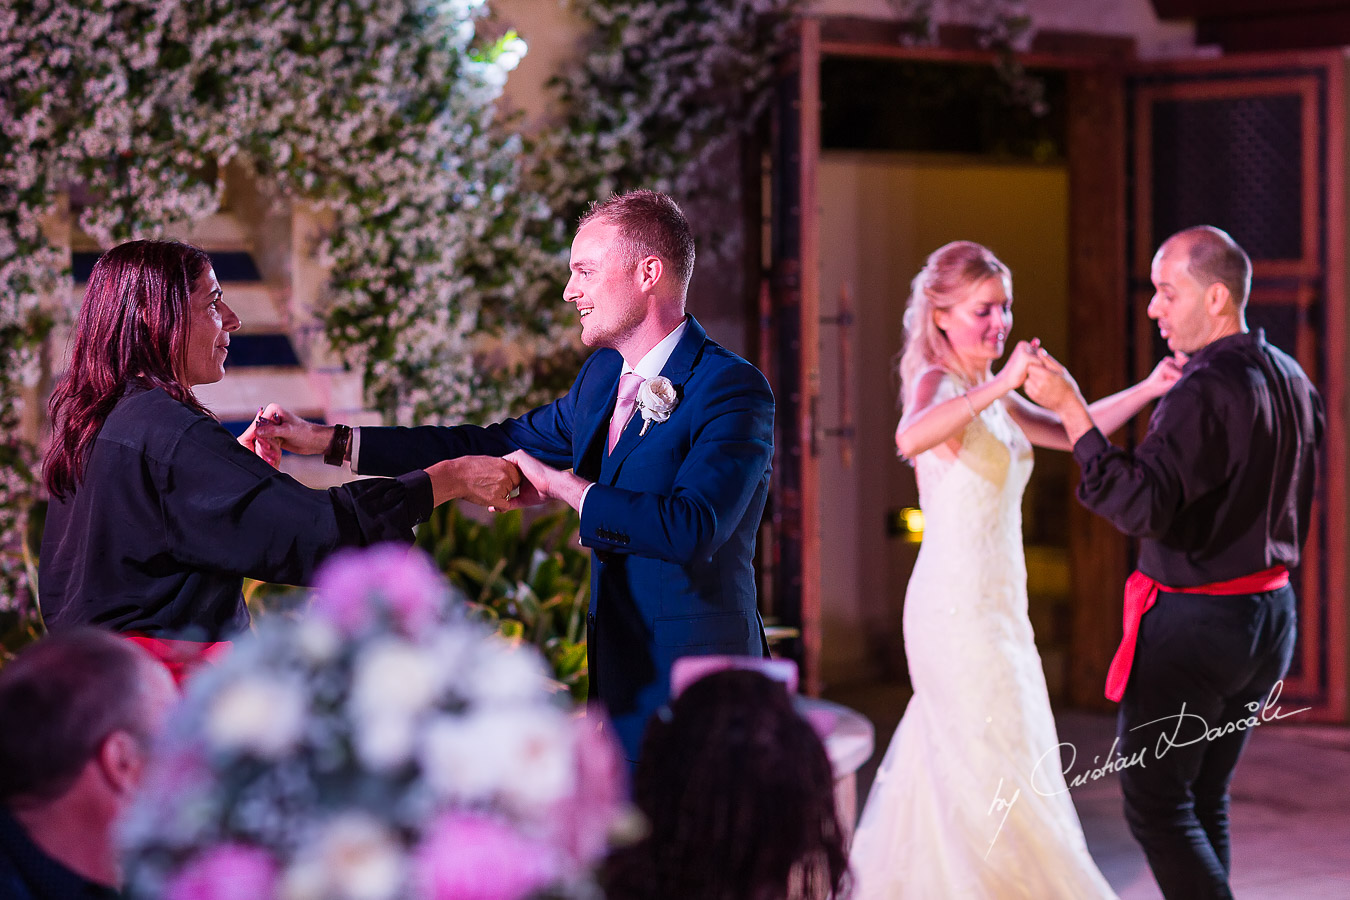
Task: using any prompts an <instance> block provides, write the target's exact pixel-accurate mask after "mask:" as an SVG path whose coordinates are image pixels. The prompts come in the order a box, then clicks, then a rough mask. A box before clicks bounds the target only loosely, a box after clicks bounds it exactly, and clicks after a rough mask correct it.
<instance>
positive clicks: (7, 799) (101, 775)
mask: <svg viewBox="0 0 1350 900" xmlns="http://www.w3.org/2000/svg"><path fill="white" fill-rule="evenodd" d="M177 697H178V694H177V690H176V689H175V688H174V685H173V681H172V679H171V678H170V677H169V673H168V671H167V670H166V669H165V668H164V667H163V666H162V665H160V664H159V663H158V662H156V661H155V660H154V659H153V658H152V657H151V656H149V654H147V653H145V652H144V651H143V650H141V649H139V648H138V647H136V646H135V645H134V644H132V643H131V642H129V641H126V640H124V639H121V638H118V637H115V636H113V635H112V634H109V633H107V632H104V631H100V630H97V629H93V628H87V629H76V630H74V631H70V632H67V633H65V634H60V635H54V636H50V637H46V638H43V639H42V640H40V641H38V642H37V643H36V644H33V645H31V646H29V647H27V648H26V649H24V650H23V651H22V652H21V653H20V654H19V655H18V656H17V657H16V658H15V659H14V660H13V661H11V662H10V663H8V664H7V665H6V666H5V667H4V668H3V669H0V722H3V723H4V727H3V728H0V807H4V808H5V809H7V810H8V811H9V813H10V814H11V815H13V816H14V817H15V819H16V820H18V822H19V823H20V824H21V825H22V826H23V827H24V828H25V830H26V831H27V832H28V834H29V837H30V838H31V839H32V840H33V842H34V843H36V844H37V845H38V846H39V847H41V849H42V850H43V851H44V852H45V853H47V854H48V855H49V856H51V857H53V858H54V859H56V860H57V861H58V862H61V863H62V864H63V865H65V866H66V867H67V868H69V869H71V870H73V871H75V872H77V873H78V874H80V875H81V876H83V877H85V878H88V879H89V880H91V881H96V882H99V883H101V884H109V885H111V884H115V883H116V880H117V867H116V859H115V853H114V852H113V839H112V828H113V824H114V822H115V821H116V819H117V817H118V816H119V815H120V814H121V812H122V811H123V810H124V809H125V808H126V807H127V806H128V805H129V803H130V801H131V798H132V796H133V795H134V793H135V790H136V788H137V786H138V785H139V784H140V781H141V777H142V774H143V771H144V768H145V765H146V762H147V760H148V757H149V752H150V746H151V744H152V743H153V741H154V738H155V736H156V735H157V734H158V733H159V731H160V730H161V728H162V727H163V724H164V720H165V717H166V715H167V714H168V711H169V709H170V707H171V706H172V705H173V704H174V702H175V701H176V699H177Z"/></svg>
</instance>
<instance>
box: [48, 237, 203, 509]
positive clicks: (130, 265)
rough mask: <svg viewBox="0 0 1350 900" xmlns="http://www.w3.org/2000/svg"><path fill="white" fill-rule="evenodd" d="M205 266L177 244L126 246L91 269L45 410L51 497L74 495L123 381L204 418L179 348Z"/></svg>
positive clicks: (196, 251)
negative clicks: (158, 391)
mask: <svg viewBox="0 0 1350 900" xmlns="http://www.w3.org/2000/svg"><path fill="white" fill-rule="evenodd" d="M210 266H211V259H210V257H208V256H207V255H206V252H205V251H203V250H202V249H200V248H198V247H194V246H192V245H191V244H184V243H180V242H178V241H130V242H129V243H126V244H119V245H118V246H116V247H113V248H112V249H111V250H109V251H108V252H107V253H104V254H103V255H102V256H100V257H99V259H98V262H96V263H94V269H93V271H92V272H90V274H89V285H88V287H86V288H85V291H84V304H83V305H82V306H81V307H80V313H79V316H78V317H77V318H76V320H75V335H74V337H73V338H72V341H71V349H70V368H69V369H67V370H66V375H65V378H63V379H62V380H61V383H60V384H58V385H57V387H56V390H55V391H53V392H52V399H51V402H50V404H49V405H48V410H49V412H50V415H51V422H52V443H51V447H50V449H48V451H47V459H46V464H45V466H44V477H45V479H46V482H47V490H48V491H50V492H51V493H52V495H53V496H55V497H65V496H66V495H68V494H70V493H72V492H74V490H75V487H76V485H78V484H79V482H80V480H81V478H82V477H83V476H84V465H85V461H86V460H87V459H88V456H89V450H90V448H91V447H92V446H93V443H94V438H95V437H97V435H98V432H99V429H100V428H102V427H103V422H104V421H105V420H106V419H107V418H108V414H109V413H110V412H112V409H113V407H114V406H116V405H117V401H118V400H120V399H121V398H122V394H123V393H124V392H125V391H126V388H127V384H128V383H129V382H132V381H136V382H140V383H142V384H145V385H147V386H149V387H158V388H163V389H164V391H165V393H167V394H168V395H169V396H170V397H173V398H174V399H175V400H177V401H179V402H180V403H184V404H186V405H188V406H190V407H192V408H193V409H196V410H200V411H201V412H203V413H206V409H205V407H203V406H202V405H201V403H200V402H198V400H197V398H196V397H195V396H194V395H193V393H192V387H191V385H189V384H188V379H187V341H188V325H189V322H190V316H189V315H188V313H189V300H190V298H191V297H192V287H193V285H194V284H196V282H197V280H198V279H199V278H201V277H202V273H204V272H205V271H206V270H207V269H208V268H210ZM207 414H208V415H209V413H207Z"/></svg>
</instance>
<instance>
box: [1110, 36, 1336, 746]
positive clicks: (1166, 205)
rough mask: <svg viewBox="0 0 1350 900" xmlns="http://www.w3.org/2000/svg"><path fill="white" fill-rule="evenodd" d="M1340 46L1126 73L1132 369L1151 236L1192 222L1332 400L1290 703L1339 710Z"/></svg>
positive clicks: (1150, 334) (1256, 314)
mask: <svg viewBox="0 0 1350 900" xmlns="http://www.w3.org/2000/svg"><path fill="white" fill-rule="evenodd" d="M1344 66H1345V63H1344V60H1343V59H1342V57H1341V55H1340V54H1339V53H1301V54H1269V55H1260V56H1256V55H1252V56H1244V55H1237V56H1232V57H1228V58H1225V59H1217V60H1201V61H1192V62H1186V63H1172V64H1167V65H1157V64H1153V65H1147V66H1143V67H1141V68H1139V69H1137V70H1135V71H1134V72H1133V73H1132V74H1131V76H1130V77H1129V78H1128V80H1127V87H1126V102H1127V109H1128V113H1129V115H1130V118H1131V125H1130V138H1129V143H1128V147H1129V154H1128V183H1129V184H1130V185H1132V191H1131V196H1130V198H1129V201H1128V207H1127V208H1128V210H1129V215H1130V219H1131V221H1130V224H1129V227H1128V228H1127V229H1126V233H1127V235H1128V236H1129V246H1128V248H1127V259H1128V260H1129V262H1128V269H1129V295H1130V298H1131V303H1130V310H1131V313H1132V315H1133V319H1134V322H1133V327H1132V329H1131V330H1132V333H1133V336H1134V350H1133V354H1132V355H1133V357H1134V364H1135V376H1136V377H1142V375H1143V374H1145V373H1146V372H1147V371H1148V370H1149V369H1150V368H1151V367H1152V365H1153V363H1154V362H1155V361H1156V360H1157V359H1159V358H1161V356H1163V355H1164V354H1165V353H1166V349H1165V347H1163V346H1162V345H1161V344H1160V343H1159V341H1158V338H1157V329H1156V328H1155V327H1154V326H1153V323H1152V322H1151V321H1149V320H1148V318H1147V317H1146V316H1145V315H1144V308H1145V306H1146V305H1147V303H1148V300H1149V297H1150V296H1151V294H1152V287H1151V285H1150V282H1149V267H1150V263H1151V260H1152V256H1153V253H1154V251H1155V250H1156V248H1157V246H1158V244H1159V243H1160V242H1161V241H1162V240H1164V239H1166V238H1167V237H1168V236H1169V235H1171V234H1173V233H1175V232H1176V231H1178V230H1180V229H1182V228H1185V227H1188V226H1191V225H1198V224H1209V225H1215V226H1218V227H1219V228H1222V229H1224V230H1225V231H1227V232H1229V233H1230V234H1231V235H1232V236H1233V238H1234V239H1235V240H1236V241H1237V242H1238V243H1239V244H1241V245H1242V247H1243V248H1244V249H1245V250H1246V251H1247V253H1248V254H1249V255H1250V256H1251V258H1252V270H1253V272H1252V275H1253V278H1252V294H1251V299H1250V300H1249V302H1248V307H1247V322H1248V325H1249V326H1250V327H1252V328H1253V329H1255V328H1258V327H1259V328H1264V329H1265V330H1266V336H1267V339H1268V340H1269V341H1270V342H1271V343H1273V344H1274V345H1276V346H1278V347H1280V348H1281V349H1282V350H1284V351H1285V352H1287V353H1289V354H1291V355H1292V356H1294V357H1295V358H1296V359H1298V361H1299V363H1300V364H1301V365H1302V366H1303V368H1304V369H1305V370H1306V371H1307V373H1308V375H1309V376H1310V377H1311V378H1312V379H1313V381H1314V382H1315V383H1316V384H1317V387H1318V390H1319V391H1320V392H1321V394H1322V397H1323V399H1324V401H1325V402H1326V407H1327V437H1326V443H1325V445H1324V447H1323V452H1322V459H1321V463H1322V465H1321V467H1320V472H1319V478H1320V484H1319V487H1318V494H1317V502H1316V505H1315V507H1314V513H1313V523H1312V532H1311V534H1310V536H1309V539H1308V546H1307V547H1306V548H1305V551H1304V557H1303V564H1302V565H1301V566H1300V567H1299V569H1298V571H1296V572H1295V573H1294V585H1295V590H1296V591H1297V594H1298V598H1299V623H1298V628H1299V640H1298V646H1297V649H1296V651H1295V657H1294V662H1293V665H1292V667H1291V669H1290V672H1289V675H1288V677H1287V678H1286V679H1285V683H1284V694H1283V696H1284V698H1285V699H1286V700H1287V701H1288V702H1287V703H1286V708H1288V707H1289V706H1290V705H1297V706H1312V707H1313V710H1314V712H1313V713H1312V714H1311V716H1316V717H1318V718H1322V719H1327V720H1343V719H1344V718H1345V717H1346V714H1347V712H1348V710H1347V697H1346V606H1347V598H1346V581H1345V578H1346V573H1345V562H1346V550H1347V545H1346V539H1345V533H1346V532H1345V522H1346V502H1345V474H1346V473H1345V466H1346V459H1345V433H1344V428H1345V422H1344V414H1343V410H1344V405H1345V378H1346V358H1345V323H1346V296H1345V197H1344V189H1345V185H1344V178H1343V172H1344V167H1345V163H1346V159H1345V147H1344V102H1345V100H1344V93H1343V90H1344V89H1343V79H1344Z"/></svg>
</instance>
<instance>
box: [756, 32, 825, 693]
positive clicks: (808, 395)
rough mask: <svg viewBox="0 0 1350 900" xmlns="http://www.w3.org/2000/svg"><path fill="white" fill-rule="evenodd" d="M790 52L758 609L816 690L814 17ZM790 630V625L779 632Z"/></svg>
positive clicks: (774, 178) (776, 121)
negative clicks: (769, 572) (770, 469)
mask: <svg viewBox="0 0 1350 900" xmlns="http://www.w3.org/2000/svg"><path fill="white" fill-rule="evenodd" d="M796 27H797V28H798V29H799V40H798V42H797V52H796V53H795V54H794V55H793V57H792V58H791V59H790V60H788V62H787V63H786V65H785V66H784V70H783V72H782V73H781V76H780V79H779V83H778V87H777V96H776V106H775V109H774V115H773V131H774V134H773V143H774V153H773V160H774V162H773V166H772V168H771V182H772V183H771V186H770V189H771V194H772V199H771V208H772V215H771V218H770V232H771V233H770V242H769V248H770V249H769V253H770V259H769V263H770V267H769V285H768V294H769V297H768V302H767V303H766V304H765V305H766V307H767V308H766V313H767V316H766V318H767V320H768V335H767V345H768V353H767V357H768V359H767V361H768V363H769V368H768V374H769V378H770V382H771V383H772V384H773V388H774V393H775V399H776V401H777V408H776V414H775V423H774V425H775V428H774V430H775V435H774V438H775V447H776V451H775V454H774V473H773V500H772V516H771V520H772V523H773V524H772V533H773V542H772V543H773V559H772V569H773V573H774V574H773V578H772V579H771V586H770V596H769V597H768V598H767V602H766V603H765V606H766V607H767V609H768V611H769V613H770V614H771V616H772V618H773V619H774V620H775V621H777V622H778V623H780V624H781V625H782V626H785V628H786V629H795V632H796V637H795V638H790V639H788V640H784V641H783V642H782V643H781V644H779V645H778V647H777V648H776V650H781V651H783V654H784V655H786V656H791V657H794V658H795V659H796V660H797V663H798V665H799V666H800V667H801V684H802V688H803V690H804V691H805V692H806V693H808V694H810V695H813V696H815V695H818V694H819V693H820V686H821V685H820V566H821V561H820V522H819V509H820V503H819V495H818V491H819V476H818V467H817V463H816V454H817V448H818V444H817V434H816V431H817V424H816V421H815V418H816V416H815V414H816V409H817V406H818V403H819V393H820V392H819V381H820V374H819V364H820V362H819V357H820V334H819V331H820V289H819V284H818V281H819V278H820V258H819V253H820V249H819V235H818V230H819V229H818V222H819V218H818V216H817V215H816V204H817V198H816V163H817V159H818V158H819V155H820V23H819V22H818V21H816V20H814V19H804V20H801V21H799V22H798V23H797V25H796ZM787 633H788V634H791V633H792V632H791V631H788V632H787Z"/></svg>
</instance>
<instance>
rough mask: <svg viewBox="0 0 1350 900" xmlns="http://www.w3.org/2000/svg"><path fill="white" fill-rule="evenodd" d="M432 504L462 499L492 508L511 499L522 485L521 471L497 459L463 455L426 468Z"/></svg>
mask: <svg viewBox="0 0 1350 900" xmlns="http://www.w3.org/2000/svg"><path fill="white" fill-rule="evenodd" d="M426 471H427V474H428V475H430V476H431V492H432V497H433V502H434V503H435V505H437V506H440V505H441V504H442V503H444V502H445V501H447V500H457V499H463V500H468V501H469V502H470V503H477V504H478V505H479V506H487V507H491V506H493V505H495V504H501V503H502V502H504V501H505V500H506V499H507V498H508V497H511V496H512V495H513V494H514V493H515V492H516V489H517V488H518V487H519V486H520V470H519V469H517V468H516V467H515V466H514V465H513V464H512V463H510V462H508V461H507V460H505V459H499V458H497V457H495V456H461V457H460V458H459V459H443V460H441V461H440V462H438V463H433V464H432V465H430V466H428V467H427V470H426Z"/></svg>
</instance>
